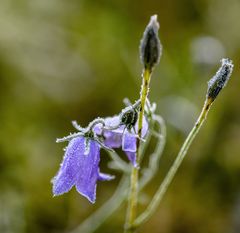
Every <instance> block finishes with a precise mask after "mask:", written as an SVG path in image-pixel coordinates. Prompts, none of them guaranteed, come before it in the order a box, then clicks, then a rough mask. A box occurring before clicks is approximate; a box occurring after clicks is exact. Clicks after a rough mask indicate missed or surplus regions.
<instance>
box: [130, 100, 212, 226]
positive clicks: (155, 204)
mask: <svg viewBox="0 0 240 233" xmlns="http://www.w3.org/2000/svg"><path fill="white" fill-rule="evenodd" d="M211 104H212V99H206V101H205V103H204V106H203V109H202V112H201V114H200V116H199V118H198V120H197V122H196V123H195V125H194V127H193V128H192V130H191V132H190V133H189V135H188V136H187V138H186V140H185V142H184V143H183V145H182V147H181V149H180V151H179V153H178V155H177V157H176V159H175V161H174V163H173V165H172V166H171V168H170V170H169V171H168V173H167V175H166V177H165V178H164V180H163V182H162V184H161V185H160V187H159V188H158V190H157V192H156V193H155V195H154V197H153V199H152V201H151V202H150V204H149V205H148V207H147V209H146V210H145V211H144V212H143V213H142V214H141V215H140V216H139V217H138V218H137V219H136V221H135V222H134V227H135V228H136V227H137V226H139V225H140V224H142V223H144V222H146V221H147V220H148V219H149V218H150V217H151V216H152V214H153V213H154V212H155V211H156V209H157V208H158V205H159V203H160V201H161V200H162V198H163V196H164V194H165V193H166V191H167V188H168V186H169V185H170V183H171V181H172V179H173V177H174V175H175V174H176V172H177V170H178V168H179V166H180V165H181V163H182V161H183V159H184V157H185V155H186V154H187V151H188V149H189V147H190V145H191V144H192V141H193V139H194V138H195V136H196V135H197V133H198V132H199V130H200V128H201V126H202V124H203V122H204V120H205V119H206V116H207V113H208V111H209V108H210V106H211Z"/></svg>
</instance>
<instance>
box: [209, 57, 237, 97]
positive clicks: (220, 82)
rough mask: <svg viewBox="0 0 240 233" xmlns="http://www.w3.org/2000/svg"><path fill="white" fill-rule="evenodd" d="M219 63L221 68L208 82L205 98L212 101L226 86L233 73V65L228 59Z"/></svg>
mask: <svg viewBox="0 0 240 233" xmlns="http://www.w3.org/2000/svg"><path fill="white" fill-rule="evenodd" d="M221 62H222V66H221V67H220V68H219V70H218V71H217V73H216V74H215V75H214V76H213V78H211V79H210V80H209V82H208V91H207V98H208V99H211V100H212V101H214V100H215V99H216V97H217V96H218V94H219V92H220V91H221V90H222V89H223V88H224V87H225V86H226V84H227V82H228V80H229V78H230V76H231V74H232V71H233V63H232V61H231V60H230V59H228V58H223V59H222V60H221Z"/></svg>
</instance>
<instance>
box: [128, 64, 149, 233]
mask: <svg viewBox="0 0 240 233" xmlns="http://www.w3.org/2000/svg"><path fill="white" fill-rule="evenodd" d="M150 79H151V70H149V69H144V71H143V74H142V87H141V93H140V101H141V107H140V111H139V117H138V137H139V138H141V134H142V126H143V115H144V109H145V103H146V99H147V96H148V92H149V83H150ZM139 144H140V140H137V153H136V162H137V164H139V161H140V155H139ZM138 175H139V174H138V168H137V167H132V172H131V186H130V192H129V198H128V210H127V217H126V222H125V232H126V233H132V232H134V231H135V229H134V228H133V223H134V221H135V218H136V215H137V203H138Z"/></svg>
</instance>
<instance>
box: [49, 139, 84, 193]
mask: <svg viewBox="0 0 240 233" xmlns="http://www.w3.org/2000/svg"><path fill="white" fill-rule="evenodd" d="M81 152H82V153H81ZM83 153H84V138H83V137H77V138H74V139H73V140H71V141H70V142H69V144H68V146H67V148H66V152H65V155H64V158H63V162H62V164H61V166H60V169H59V171H58V173H57V175H56V176H55V177H54V178H53V180H52V183H53V194H54V196H57V195H61V194H63V193H66V192H68V191H69V190H70V189H71V188H72V187H73V185H74V184H75V183H76V180H77V177H78V174H79V165H78V164H79V159H80V156H81V154H83Z"/></svg>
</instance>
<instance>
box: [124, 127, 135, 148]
mask: <svg viewBox="0 0 240 233" xmlns="http://www.w3.org/2000/svg"><path fill="white" fill-rule="evenodd" d="M136 142H137V140H136V136H135V135H133V134H130V133H128V132H127V131H126V132H125V133H124V135H123V139H122V150H123V151H129V152H136V150H137V145H136Z"/></svg>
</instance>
